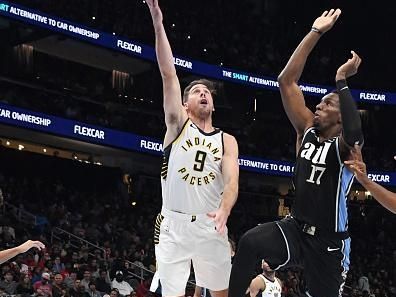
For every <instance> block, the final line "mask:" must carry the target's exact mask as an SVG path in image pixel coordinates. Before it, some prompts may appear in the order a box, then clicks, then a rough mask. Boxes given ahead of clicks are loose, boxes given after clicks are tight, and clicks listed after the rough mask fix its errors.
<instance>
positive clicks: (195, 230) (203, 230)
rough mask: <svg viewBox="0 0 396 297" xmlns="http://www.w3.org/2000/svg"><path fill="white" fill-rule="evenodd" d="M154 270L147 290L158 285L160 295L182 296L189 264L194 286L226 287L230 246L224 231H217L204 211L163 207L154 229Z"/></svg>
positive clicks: (229, 266)
mask: <svg viewBox="0 0 396 297" xmlns="http://www.w3.org/2000/svg"><path fill="white" fill-rule="evenodd" d="M154 243H155V256H156V260H157V272H156V275H155V277H154V278H153V282H152V284H151V287H150V291H152V292H155V291H156V289H157V288H158V285H159V283H158V280H159V282H160V284H161V289H162V291H161V292H162V296H182V295H184V294H185V290H186V284H187V281H188V278H189V276H190V271H191V263H192V265H193V268H194V273H195V280H196V285H197V286H200V287H203V288H207V289H209V290H212V291H221V290H225V289H227V288H228V282H229V279H230V273H231V248H230V244H229V242H228V235H227V230H226V232H225V233H224V234H220V233H218V232H217V231H216V229H215V223H214V220H213V219H212V218H210V217H208V216H207V215H206V214H199V215H187V214H182V213H178V212H174V211H170V210H167V209H164V208H163V209H162V210H161V214H159V215H158V216H157V220H156V224H155V231H154Z"/></svg>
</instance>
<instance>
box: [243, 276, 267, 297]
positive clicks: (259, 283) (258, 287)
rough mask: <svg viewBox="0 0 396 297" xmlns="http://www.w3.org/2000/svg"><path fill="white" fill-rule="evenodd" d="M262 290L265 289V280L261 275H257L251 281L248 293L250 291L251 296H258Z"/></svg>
mask: <svg viewBox="0 0 396 297" xmlns="http://www.w3.org/2000/svg"><path fill="white" fill-rule="evenodd" d="M260 291H265V282H264V280H263V279H262V278H261V277H260V276H256V277H255V278H254V279H253V280H252V282H251V283H250V285H249V288H248V289H247V291H246V294H247V293H249V295H250V297H256V296H257V294H258V292H260Z"/></svg>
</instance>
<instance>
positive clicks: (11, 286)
mask: <svg viewBox="0 0 396 297" xmlns="http://www.w3.org/2000/svg"><path fill="white" fill-rule="evenodd" d="M17 285H18V284H17V283H16V282H15V281H14V275H13V274H12V272H11V271H7V272H6V273H5V275H4V279H3V280H2V281H1V282H0V287H2V288H3V289H4V290H5V292H6V293H7V294H10V295H13V294H15V292H16V288H17Z"/></svg>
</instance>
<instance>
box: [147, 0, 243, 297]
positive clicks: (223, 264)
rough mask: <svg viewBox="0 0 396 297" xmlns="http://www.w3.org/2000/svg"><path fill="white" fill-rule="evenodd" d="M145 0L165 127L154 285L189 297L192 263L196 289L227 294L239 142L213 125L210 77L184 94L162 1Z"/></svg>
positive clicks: (216, 296)
mask: <svg viewBox="0 0 396 297" xmlns="http://www.w3.org/2000/svg"><path fill="white" fill-rule="evenodd" d="M146 2H147V4H148V6H149V9H150V13H151V17H152V20H153V25H154V31H155V41H156V42H155V43H156V54H157V60H158V65H159V69H160V72H161V76H162V81H163V92H164V111H165V123H166V127H167V131H166V134H165V140H164V161H163V167H162V172H161V182H162V210H161V213H160V214H159V215H158V216H157V221H156V226H155V234H154V243H155V245H156V246H155V253H156V260H157V272H156V274H157V275H156V277H154V279H155V280H156V281H155V283H154V282H153V283H152V285H151V288H150V290H152V291H155V289H156V287H157V286H158V285H159V284H161V289H162V296H183V295H184V294H185V288H186V283H187V280H188V277H189V275H190V266H191V262H192V265H193V267H194V273H195V279H196V284H197V286H199V287H204V288H208V289H209V290H210V292H211V295H212V296H213V297H223V296H227V293H228V283H229V276H230V271H231V253H230V245H229V243H228V238H227V227H226V223H227V219H228V216H229V215H230V212H231V209H232V207H233V206H234V204H235V201H236V199H237V193H238V176H239V166H238V145H237V142H236V140H235V138H234V137H233V136H231V135H229V134H226V133H223V132H222V131H220V130H219V129H216V128H214V127H213V126H212V112H213V109H214V105H213V97H212V94H213V92H214V88H213V84H212V83H211V82H210V81H208V80H204V79H201V80H197V81H193V82H192V83H190V84H189V85H188V86H187V87H186V89H185V90H184V92H183V96H182V94H181V90H180V84H179V80H178V77H177V75H176V69H175V66H174V60H173V55H172V50H171V47H170V44H169V41H168V38H167V36H166V33H165V29H164V26H163V24H162V19H163V18H162V12H161V9H160V8H159V6H158V0H146ZM158 279H159V281H158Z"/></svg>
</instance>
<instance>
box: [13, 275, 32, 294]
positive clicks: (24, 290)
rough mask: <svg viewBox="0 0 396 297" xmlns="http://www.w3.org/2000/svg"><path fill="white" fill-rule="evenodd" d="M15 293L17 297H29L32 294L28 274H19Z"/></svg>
mask: <svg viewBox="0 0 396 297" xmlns="http://www.w3.org/2000/svg"><path fill="white" fill-rule="evenodd" d="M15 293H16V294H17V295H21V296H22V297H25V296H31V295H32V294H33V293H34V290H33V285H32V281H31V279H30V277H29V274H21V276H20V278H19V283H18V286H17V288H16V292H15Z"/></svg>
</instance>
